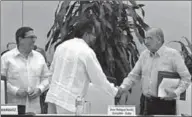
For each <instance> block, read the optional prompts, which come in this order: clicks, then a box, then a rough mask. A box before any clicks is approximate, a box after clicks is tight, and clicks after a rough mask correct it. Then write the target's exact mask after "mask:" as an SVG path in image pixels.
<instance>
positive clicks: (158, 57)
mask: <svg viewBox="0 0 192 117" xmlns="http://www.w3.org/2000/svg"><path fill="white" fill-rule="evenodd" d="M144 44H145V46H146V47H147V49H146V50H144V51H143V52H142V53H141V55H140V57H139V60H138V61H137V63H136V64H135V66H134V68H133V69H132V71H131V72H130V73H129V74H128V76H127V77H126V78H125V79H124V81H123V83H122V84H121V86H120V87H119V90H118V93H117V95H116V98H119V100H121V96H122V94H124V93H125V92H127V90H129V89H130V88H131V87H133V85H134V84H135V83H136V82H137V81H139V80H141V83H142V95H141V100H143V101H142V102H141V103H142V104H141V105H143V106H141V108H140V110H141V112H140V114H141V115H175V114H176V100H175V98H176V97H178V96H179V95H180V94H181V93H183V92H184V91H185V90H186V89H187V88H188V86H189V84H190V79H191V75H190V73H189V71H188V69H187V67H186V65H185V63H184V60H183V58H182V57H181V55H180V53H179V52H178V51H177V50H175V49H172V48H169V47H166V46H165V45H164V34H163V31H162V30H161V29H160V28H150V29H149V30H148V31H147V32H146V36H145V39H144ZM159 71H168V72H177V73H178V74H179V75H180V77H181V80H180V82H179V85H178V87H177V88H176V89H174V90H173V89H168V88H167V89H166V88H165V92H166V93H167V96H166V97H163V98H160V97H158V92H157V86H158V72H159Z"/></svg>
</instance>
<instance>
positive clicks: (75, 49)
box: [46, 38, 117, 112]
mask: <svg viewBox="0 0 192 117" xmlns="http://www.w3.org/2000/svg"><path fill="white" fill-rule="evenodd" d="M50 69H51V72H52V79H50V82H51V84H50V88H49V91H48V93H47V97H46V102H51V103H54V104H56V105H58V106H61V107H62V108H64V109H67V110H69V111H71V112H75V109H76V108H75V99H76V98H77V96H82V97H84V96H85V95H86V93H87V90H88V87H89V83H90V82H92V84H93V85H96V86H97V87H98V88H100V90H103V91H105V92H106V93H107V94H109V95H110V96H112V97H115V95H116V93H117V88H115V87H114V85H113V84H112V83H109V81H108V80H107V78H106V76H105V74H104V73H103V71H102V68H101V66H100V64H99V62H98V60H97V58H96V55H95V53H94V51H93V50H92V49H91V48H90V47H89V46H88V45H87V43H86V42H85V41H84V40H82V39H78V38H74V39H70V40H68V41H65V42H64V43H62V44H61V45H59V46H58V47H57V49H56V51H55V54H54V57H53V62H52V64H51V68H50ZM95 98H102V97H97V96H95Z"/></svg>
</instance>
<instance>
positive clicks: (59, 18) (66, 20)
mask: <svg viewBox="0 0 192 117" xmlns="http://www.w3.org/2000/svg"><path fill="white" fill-rule="evenodd" d="M143 6H144V5H143V4H137V3H136V2H135V1H134V0H129V1H121V0H105V1H71V0H65V1H62V2H60V3H59V4H58V6H57V9H56V11H55V20H54V23H53V26H52V27H51V29H50V30H49V32H48V34H47V37H48V42H47V44H46V46H45V50H46V51H47V52H48V53H49V51H50V48H51V47H53V46H54V48H56V47H57V45H59V44H60V43H62V42H64V41H66V40H68V39H71V38H73V37H74V32H75V29H76V28H78V27H79V26H81V20H84V18H91V19H92V20H94V23H95V26H96V29H95V30H96V31H97V35H96V37H97V40H96V44H95V46H93V47H92V48H93V50H94V51H95V53H96V55H97V58H98V60H99V62H100V64H101V66H102V69H103V71H104V73H105V74H106V76H108V78H109V79H110V78H111V77H112V78H116V81H117V82H116V85H120V84H121V83H122V81H123V78H125V77H126V76H127V74H128V73H129V72H130V70H131V69H132V68H133V67H134V65H135V62H136V61H137V60H138V56H139V52H138V50H137V46H136V44H135V42H134V40H133V35H132V34H133V33H135V35H136V36H137V37H138V39H139V42H140V43H143V38H144V34H145V30H147V29H148V28H149V26H148V25H147V24H146V23H145V22H144V21H143V17H144V15H145V12H144V10H143V9H142V7H143ZM138 10H140V11H141V14H142V16H140V15H139V13H137V12H136V11H138Z"/></svg>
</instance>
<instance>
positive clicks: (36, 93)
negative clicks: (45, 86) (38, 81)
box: [28, 88, 41, 99]
mask: <svg viewBox="0 0 192 117" xmlns="http://www.w3.org/2000/svg"><path fill="white" fill-rule="evenodd" d="M28 95H29V98H30V99H35V98H36V97H38V96H40V95H41V90H40V89H39V88H35V89H31V91H30V92H29V93H28Z"/></svg>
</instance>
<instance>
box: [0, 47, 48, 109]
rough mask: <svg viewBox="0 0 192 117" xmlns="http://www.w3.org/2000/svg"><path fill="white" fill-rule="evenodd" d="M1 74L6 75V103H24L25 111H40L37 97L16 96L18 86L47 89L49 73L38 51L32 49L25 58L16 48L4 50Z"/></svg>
mask: <svg viewBox="0 0 192 117" xmlns="http://www.w3.org/2000/svg"><path fill="white" fill-rule="evenodd" d="M1 75H3V76H6V77H7V92H8V104H15V105H19V104H20V105H26V112H34V113H41V108H40V100H39V97H37V98H35V99H29V98H28V96H27V97H24V98H20V97H18V96H16V92H17V91H18V89H19V88H22V89H26V90H28V89H30V88H40V90H41V92H44V91H45V90H46V89H48V85H49V80H48V79H49V77H50V76H51V74H50V72H49V70H48V67H47V65H46V63H45V59H44V57H43V56H42V55H41V54H40V53H39V52H36V51H34V50H32V52H31V53H30V54H29V56H28V58H27V59H26V58H25V57H24V56H22V54H21V53H20V52H19V51H18V49H17V48H14V49H12V50H10V51H8V52H6V53H5V54H3V56H2V57H1Z"/></svg>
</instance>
